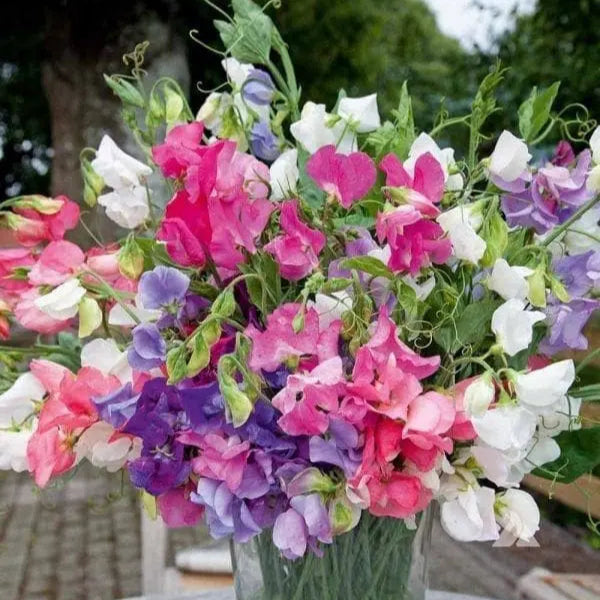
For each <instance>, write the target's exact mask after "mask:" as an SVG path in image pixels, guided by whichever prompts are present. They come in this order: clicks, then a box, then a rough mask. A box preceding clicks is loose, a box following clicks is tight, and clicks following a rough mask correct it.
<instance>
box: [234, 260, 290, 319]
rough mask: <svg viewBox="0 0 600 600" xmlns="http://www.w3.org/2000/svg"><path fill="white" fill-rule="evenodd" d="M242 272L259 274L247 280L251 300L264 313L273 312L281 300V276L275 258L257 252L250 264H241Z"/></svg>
mask: <svg viewBox="0 0 600 600" xmlns="http://www.w3.org/2000/svg"><path fill="white" fill-rule="evenodd" d="M239 268H240V270H241V271H242V273H245V274H250V273H252V274H254V275H258V276H257V277H248V278H247V279H246V280H245V283H246V289H247V290H248V295H249V296H250V301H251V302H252V304H254V306H256V307H257V308H258V309H259V310H260V311H261V312H262V314H263V315H267V314H269V313H270V312H273V310H274V309H275V308H277V306H279V303H280V301H281V298H282V296H283V292H282V289H281V277H280V275H279V266H278V265H277V263H276V262H275V259H274V258H273V257H272V256H271V255H270V254H267V253H266V252H265V253H262V252H258V253H257V254H255V255H254V256H253V257H252V259H251V261H250V263H249V264H245V265H240V266H239Z"/></svg>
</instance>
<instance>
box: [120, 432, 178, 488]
mask: <svg viewBox="0 0 600 600" xmlns="http://www.w3.org/2000/svg"><path fill="white" fill-rule="evenodd" d="M184 451H185V449H184V447H183V445H182V444H172V445H171V446H170V447H169V448H168V449H156V450H155V451H154V452H153V453H152V454H151V455H150V454H146V455H142V456H140V457H139V458H135V459H134V460H132V461H130V462H129V463H128V464H127V469H128V471H129V478H130V479H131V483H133V485H134V486H136V487H138V488H143V489H144V490H146V491H147V492H148V493H149V494H152V495H153V496H158V495H160V494H164V493H165V492H168V491H169V490H171V489H173V488H176V487H177V486H179V485H181V484H182V483H184V482H185V481H186V479H187V478H188V476H189V474H190V463H189V461H186V460H185V459H184Z"/></svg>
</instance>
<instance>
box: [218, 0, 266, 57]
mask: <svg viewBox="0 0 600 600" xmlns="http://www.w3.org/2000/svg"><path fill="white" fill-rule="evenodd" d="M232 6H233V11H234V16H233V23H231V22H229V23H228V22H226V21H215V22H214V24H215V27H216V28H217V31H218V32H219V35H220V36H221V40H222V41H223V43H224V44H225V47H226V48H227V50H228V52H230V53H231V56H233V57H234V58H237V59H238V60H239V61H241V62H251V63H261V64H265V63H267V62H268V61H269V54H270V53H271V43H272V37H273V35H274V31H275V27H274V25H273V21H271V19H270V18H269V17H268V16H267V15H266V14H265V13H264V12H263V11H262V9H261V8H260V7H259V6H258V5H257V4H255V3H254V2H251V0H233V2H232Z"/></svg>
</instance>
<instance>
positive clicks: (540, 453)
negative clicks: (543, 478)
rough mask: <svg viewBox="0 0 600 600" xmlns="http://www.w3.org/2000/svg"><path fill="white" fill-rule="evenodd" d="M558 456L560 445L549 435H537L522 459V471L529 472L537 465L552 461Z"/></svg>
mask: <svg viewBox="0 0 600 600" xmlns="http://www.w3.org/2000/svg"><path fill="white" fill-rule="evenodd" d="M559 457H560V446H559V445H558V444H557V443H556V442H555V441H554V440H553V439H552V438H551V437H539V438H538V439H534V440H533V444H532V447H531V449H530V450H529V452H528V453H527V456H526V457H525V458H524V459H523V461H522V465H521V466H522V469H523V471H524V473H531V471H533V470H534V469H536V468H537V467H541V466H543V465H545V464H548V463H550V462H552V461H553V460H556V459H557V458H559Z"/></svg>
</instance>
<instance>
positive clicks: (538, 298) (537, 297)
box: [527, 265, 546, 308]
mask: <svg viewBox="0 0 600 600" xmlns="http://www.w3.org/2000/svg"><path fill="white" fill-rule="evenodd" d="M527 281H528V283H529V293H528V294H527V297H528V299H529V302H531V304H532V305H533V306H537V307H542V308H543V307H544V306H546V267H545V265H540V266H538V267H537V268H536V270H535V271H534V272H533V275H531V276H529V277H528V278H527Z"/></svg>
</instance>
